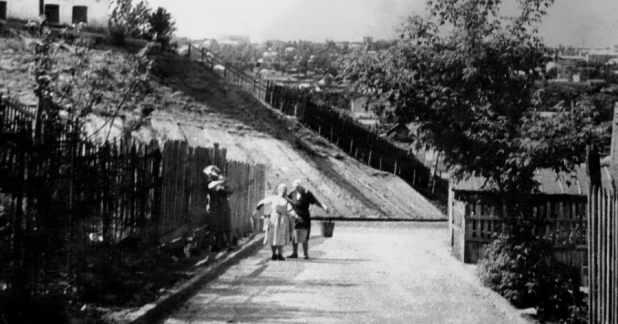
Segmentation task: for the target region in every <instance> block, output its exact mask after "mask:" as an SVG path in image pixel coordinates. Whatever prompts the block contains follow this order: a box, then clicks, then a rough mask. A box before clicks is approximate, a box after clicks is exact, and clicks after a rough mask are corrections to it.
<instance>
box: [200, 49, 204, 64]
mask: <svg viewBox="0 0 618 324" xmlns="http://www.w3.org/2000/svg"><path fill="white" fill-rule="evenodd" d="M200 53H201V54H202V55H201V56H202V64H204V48H203V47H202V48H201V51H200Z"/></svg>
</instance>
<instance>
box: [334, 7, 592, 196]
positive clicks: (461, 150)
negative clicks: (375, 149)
mask: <svg viewBox="0 0 618 324" xmlns="http://www.w3.org/2000/svg"><path fill="white" fill-rule="evenodd" d="M552 3H553V0H518V4H519V9H520V10H519V12H518V14H517V15H516V16H512V17H505V16H504V15H503V14H502V13H501V12H500V8H501V4H502V1H500V0H495V1H484V0H457V1H452V0H430V1H428V2H427V4H428V9H429V12H430V17H429V18H422V17H420V16H413V17H409V18H408V20H407V21H406V23H405V24H404V25H403V26H402V28H401V30H400V40H399V41H398V43H397V44H396V45H395V46H393V47H391V48H389V49H388V50H386V51H381V52H378V53H363V52H360V53H356V54H353V55H351V56H349V57H348V58H347V59H346V62H345V64H346V69H345V75H346V76H347V78H349V79H351V80H353V81H355V83H356V85H357V87H358V88H357V89H358V90H360V91H365V92H368V93H373V94H376V95H378V96H386V97H388V98H389V100H390V101H391V104H392V105H393V106H394V107H395V112H396V114H397V116H398V117H399V119H400V120H401V121H406V122H407V121H411V120H417V121H419V122H420V123H421V134H422V136H421V139H422V140H423V141H424V142H426V143H429V144H431V145H433V146H434V147H436V148H437V149H438V150H440V151H442V152H444V154H445V162H447V163H448V164H449V165H450V166H451V167H452V168H453V171H454V173H453V175H454V176H455V177H456V178H465V177H467V176H471V175H474V176H481V177H484V178H486V179H488V183H492V184H493V185H494V186H495V187H497V188H498V189H499V190H500V191H501V192H530V191H531V190H533V188H535V187H536V184H535V183H534V181H533V179H532V178H533V173H534V170H536V169H537V168H544V167H551V168H554V169H556V170H566V169H569V168H571V167H572V166H573V164H574V163H579V162H581V158H582V156H581V154H580V153H581V152H584V151H585V150H584V149H583V148H582V146H581V145H579V144H580V143H577V144H578V145H574V146H572V147H567V145H562V144H563V143H562V142H559V143H551V142H544V145H540V142H539V139H543V134H542V132H541V131H542V130H540V129H538V127H535V126H533V125H535V123H537V122H540V121H541V119H540V118H538V113H537V111H539V110H544V107H543V104H544V103H543V101H542V100H538V96H537V95H536V94H535V93H534V89H535V87H534V83H535V81H536V80H539V79H540V73H539V69H538V68H539V67H543V66H544V65H545V64H544V63H545V62H546V59H545V53H546V48H545V46H544V45H543V43H542V42H541V40H540V39H539V38H538V36H537V25H538V23H539V22H540V21H541V18H542V17H543V16H544V15H545V14H546V10H547V8H548V7H549V6H550V5H551V4H552ZM578 108H580V109H582V113H583V114H587V115H590V114H592V113H593V112H592V110H591V109H590V106H589V105H585V104H582V105H579V106H578ZM563 111H564V112H565V113H570V111H569V110H568V109H564V110H563ZM584 120H585V119H584ZM581 121H582V120H565V122H567V124H566V125H553V124H552V125H550V126H555V127H560V128H561V129H562V128H563V127H564V128H568V129H569V130H570V131H572V132H573V134H578V133H579V132H581V131H583V129H584V125H581V124H577V122H581ZM543 125H545V126H548V125H546V123H544V124H543ZM548 131H549V132H550V133H551V130H548ZM531 138H534V139H535V140H531ZM541 142H542V141H541ZM554 144H555V145H557V146H556V147H555V150H552V153H556V154H558V155H556V156H553V157H548V156H547V154H548V151H547V150H546V147H547V146H552V147H553V145H554Z"/></svg>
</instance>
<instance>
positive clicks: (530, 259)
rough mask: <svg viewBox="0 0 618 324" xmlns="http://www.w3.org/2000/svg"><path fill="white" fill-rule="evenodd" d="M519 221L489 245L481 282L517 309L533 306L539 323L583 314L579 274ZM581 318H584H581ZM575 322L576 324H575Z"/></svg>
mask: <svg viewBox="0 0 618 324" xmlns="http://www.w3.org/2000/svg"><path fill="white" fill-rule="evenodd" d="M534 227H536V226H534V224H532V223H531V222H530V221H526V220H519V221H517V222H516V224H513V225H512V226H510V228H508V229H506V230H505V231H503V233H502V234H500V235H499V236H498V237H497V238H496V239H495V240H494V241H493V242H492V243H490V244H489V245H488V246H487V248H486V249H485V252H484V253H483V257H482V259H481V261H480V262H479V277H480V279H481V281H482V282H483V283H484V284H485V285H486V286H488V287H489V288H491V289H493V290H494V291H496V292H498V293H499V294H500V295H502V296H504V297H505V298H506V299H507V300H508V301H509V302H511V303H512V304H513V305H514V306H516V307H520V308H526V307H534V308H536V310H537V316H538V318H539V319H540V320H566V319H567V318H569V317H570V316H571V317H573V316H575V317H578V316H577V314H572V312H581V311H582V307H579V308H578V307H576V306H579V305H582V301H581V298H580V295H579V274H578V272H577V271H576V269H574V268H573V267H570V266H567V265H564V264H561V263H560V262H558V261H557V260H556V259H555V257H554V256H553V254H552V251H551V245H550V244H549V243H548V242H546V241H544V240H542V239H538V238H536V237H535V236H534V235H533V234H532V233H533V228H534ZM580 318H581V317H580ZM573 323H576V322H573Z"/></svg>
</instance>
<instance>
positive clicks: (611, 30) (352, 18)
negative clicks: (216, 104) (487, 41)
mask: <svg viewBox="0 0 618 324" xmlns="http://www.w3.org/2000/svg"><path fill="white" fill-rule="evenodd" d="M504 2H505V3H509V2H512V3H514V2H515V0H504ZM149 3H150V4H151V6H153V7H157V6H162V7H165V8H166V9H167V10H168V11H170V12H171V13H172V15H173V16H174V18H175V19H176V26H177V28H178V30H177V33H176V34H177V35H178V36H184V37H189V38H193V39H200V38H217V37H219V36H222V35H242V36H249V37H250V39H251V41H252V42H262V41H265V40H275V39H277V40H284V41H288V40H310V41H317V42H323V41H325V40H334V41H346V40H347V41H359V40H362V38H363V36H372V37H374V38H375V39H380V38H392V37H393V36H394V35H395V33H394V31H395V29H396V27H397V26H398V25H400V23H401V21H402V19H403V18H404V17H406V16H409V15H412V14H414V13H418V14H423V13H424V8H425V0H149ZM540 33H541V36H542V37H543V38H544V39H545V42H546V44H547V45H550V46H556V45H559V44H562V45H565V46H568V45H571V46H578V47H580V46H581V47H609V46H612V45H614V44H618V0H587V1H583V0H556V1H555V3H554V5H553V6H552V7H551V8H550V10H549V15H548V16H547V17H545V19H544V22H543V24H542V26H541V28H540Z"/></svg>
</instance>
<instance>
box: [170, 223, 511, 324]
mask: <svg viewBox="0 0 618 324" xmlns="http://www.w3.org/2000/svg"><path fill="white" fill-rule="evenodd" d="M317 225H318V224H314V228H315V229H316V230H314V232H316V233H314V234H313V235H312V238H311V252H310V254H311V257H312V258H311V259H310V260H303V259H297V260H286V261H270V249H269V248H267V247H265V248H263V249H261V250H260V251H259V252H258V253H257V254H255V255H253V256H251V257H249V258H247V259H244V260H242V261H241V262H240V263H239V264H237V265H235V266H233V267H231V268H230V269H229V270H228V271H226V272H225V273H224V274H223V275H221V276H220V277H219V278H218V279H217V280H214V281H212V282H210V283H209V284H208V285H206V286H204V287H203V288H202V289H201V291H200V292H199V293H198V294H197V295H195V296H194V297H192V298H191V299H190V300H189V301H188V302H187V303H186V304H184V305H183V306H182V307H181V309H179V310H177V311H176V313H173V314H172V315H171V316H170V317H169V318H167V319H166V320H165V322H164V323H165V324H181V323H182V324H184V323H200V324H202V323H383V324H386V323H488V324H489V323H491V324H495V323H509V320H508V319H507V318H506V317H505V316H504V315H503V314H502V313H501V312H499V311H498V310H497V309H496V308H495V307H494V306H493V304H492V303H491V301H490V300H488V299H487V297H483V294H482V293H479V292H478V289H477V287H476V286H475V285H474V284H472V283H470V282H469V281H464V280H462V279H461V275H460V274H457V273H456V272H457V271H461V270H462V267H461V265H459V264H458V263H457V261H455V260H454V259H452V258H450V257H449V255H448V252H447V247H446V236H447V235H446V233H447V232H446V226H447V225H446V224H445V223H439V224H436V223H433V224H432V223H388V224H387V223H343V222H338V223H337V224H336V228H335V233H334V236H333V237H332V238H322V237H321V236H320V232H319V230H317V229H318V228H319V226H317ZM290 249H291V248H289V247H286V251H285V255H287V254H289V251H290Z"/></svg>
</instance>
